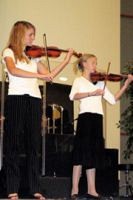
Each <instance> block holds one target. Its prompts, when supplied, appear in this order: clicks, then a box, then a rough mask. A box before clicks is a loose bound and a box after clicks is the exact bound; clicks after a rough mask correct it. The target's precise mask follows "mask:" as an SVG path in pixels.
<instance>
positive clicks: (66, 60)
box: [64, 48, 74, 64]
mask: <svg viewBox="0 0 133 200" xmlns="http://www.w3.org/2000/svg"><path fill="white" fill-rule="evenodd" d="M73 53H74V50H73V49H72V48H70V49H68V53H67V54H66V57H65V59H64V62H65V63H66V64H68V63H69V61H70V60H71V57H72V55H73Z"/></svg>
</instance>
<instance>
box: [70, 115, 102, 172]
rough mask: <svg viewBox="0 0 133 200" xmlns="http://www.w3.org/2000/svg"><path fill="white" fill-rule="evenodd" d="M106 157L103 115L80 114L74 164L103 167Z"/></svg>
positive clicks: (75, 141)
mask: <svg viewBox="0 0 133 200" xmlns="http://www.w3.org/2000/svg"><path fill="white" fill-rule="evenodd" d="M103 159H104V139H103V116H102V115H100V114H96V113H83V114H79V117H78V122H77V130H76V136H75V140H74V149H73V165H82V166H83V167H85V168H86V169H92V168H101V166H102V163H103Z"/></svg>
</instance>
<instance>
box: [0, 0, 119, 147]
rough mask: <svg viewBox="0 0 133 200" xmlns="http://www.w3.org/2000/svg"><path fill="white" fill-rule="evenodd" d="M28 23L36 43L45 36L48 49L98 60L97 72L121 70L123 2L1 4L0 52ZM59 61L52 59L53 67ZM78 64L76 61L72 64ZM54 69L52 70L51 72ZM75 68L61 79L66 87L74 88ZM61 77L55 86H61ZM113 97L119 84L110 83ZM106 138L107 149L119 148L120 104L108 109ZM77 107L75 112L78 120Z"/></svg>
mask: <svg viewBox="0 0 133 200" xmlns="http://www.w3.org/2000/svg"><path fill="white" fill-rule="evenodd" d="M18 20H28V21H30V22H32V23H33V24H35V26H36V28H37V34H36V41H35V43H36V44H38V45H43V37H42V36H43V33H46V35H47V44H48V46H50V45H54V46H57V47H59V48H63V49H67V48H69V47H73V48H74V49H75V50H76V51H77V52H81V53H84V52H91V53H94V54H96V55H97V57H98V68H101V69H103V70H106V69H107V65H108V62H111V69H110V72H113V73H119V70H120V0H0V26H1V31H0V51H1V50H2V49H3V48H4V46H5V44H6V42H7V38H8V35H9V31H10V28H11V27H12V25H13V23H14V22H16V21H18ZM63 56H64V55H62V56H61V57H60V58H58V59H55V60H53V59H51V60H50V64H52V66H54V65H56V64H58V63H59V62H60V60H61V59H63ZM74 61H75V58H73V60H72V63H73V62H74ZM52 66H51V68H52ZM72 67H73V64H71V65H69V66H68V67H67V68H66V69H65V70H64V71H63V72H62V74H61V75H65V76H68V82H66V84H72V81H73V79H74V78H75V75H74V73H73V71H72ZM58 78H59V77H57V78H56V79H55V82H59V83H60V81H59V80H58ZM108 86H109V88H110V89H111V91H112V92H113V93H114V92H116V91H117V90H118V88H119V83H117V84H116V83H108ZM105 107H106V109H105V110H106V114H105V122H106V123H105V136H106V146H107V147H110V148H119V138H120V135H119V132H120V131H119V129H118V128H117V126H116V123H117V122H118V121H119V117H120V116H119V104H117V105H116V106H114V107H111V106H110V105H106V106H105ZM76 115H77V107H76V108H75V117H76Z"/></svg>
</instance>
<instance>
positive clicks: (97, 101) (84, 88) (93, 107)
mask: <svg viewBox="0 0 133 200" xmlns="http://www.w3.org/2000/svg"><path fill="white" fill-rule="evenodd" d="M98 88H99V89H103V88H104V82H103V81H98V82H97V83H96V84H93V83H92V82H90V81H88V80H87V79H86V78H84V77H83V76H81V77H78V78H76V79H75V80H74V82H73V85H72V88H71V92H70V95H69V97H70V100H73V99H74V95H75V94H76V93H84V92H93V91H95V90H96V89H98ZM103 98H104V99H105V100H106V101H107V102H109V103H110V104H115V103H116V101H115V98H114V95H113V94H112V93H111V92H110V91H109V90H108V89H107V87H105V93H104V95H103ZM79 101H80V107H79V113H80V114H81V113H85V112H91V113H98V114H102V115H103V107H102V96H101V95H99V96H89V97H86V98H82V99H80V100H79Z"/></svg>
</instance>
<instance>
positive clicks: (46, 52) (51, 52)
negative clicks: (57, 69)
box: [25, 45, 82, 58]
mask: <svg viewBox="0 0 133 200" xmlns="http://www.w3.org/2000/svg"><path fill="white" fill-rule="evenodd" d="M62 52H65V53H67V52H68V50H64V49H59V48H57V47H47V48H43V47H40V46H36V45H33V46H27V47H26V49H25V54H26V55H27V56H28V57H30V58H39V57H41V56H48V57H51V58H57V57H59V56H60V55H61V53H62ZM73 55H74V56H76V57H77V58H80V57H81V56H82V54H81V53H76V52H74V53H73Z"/></svg>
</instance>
